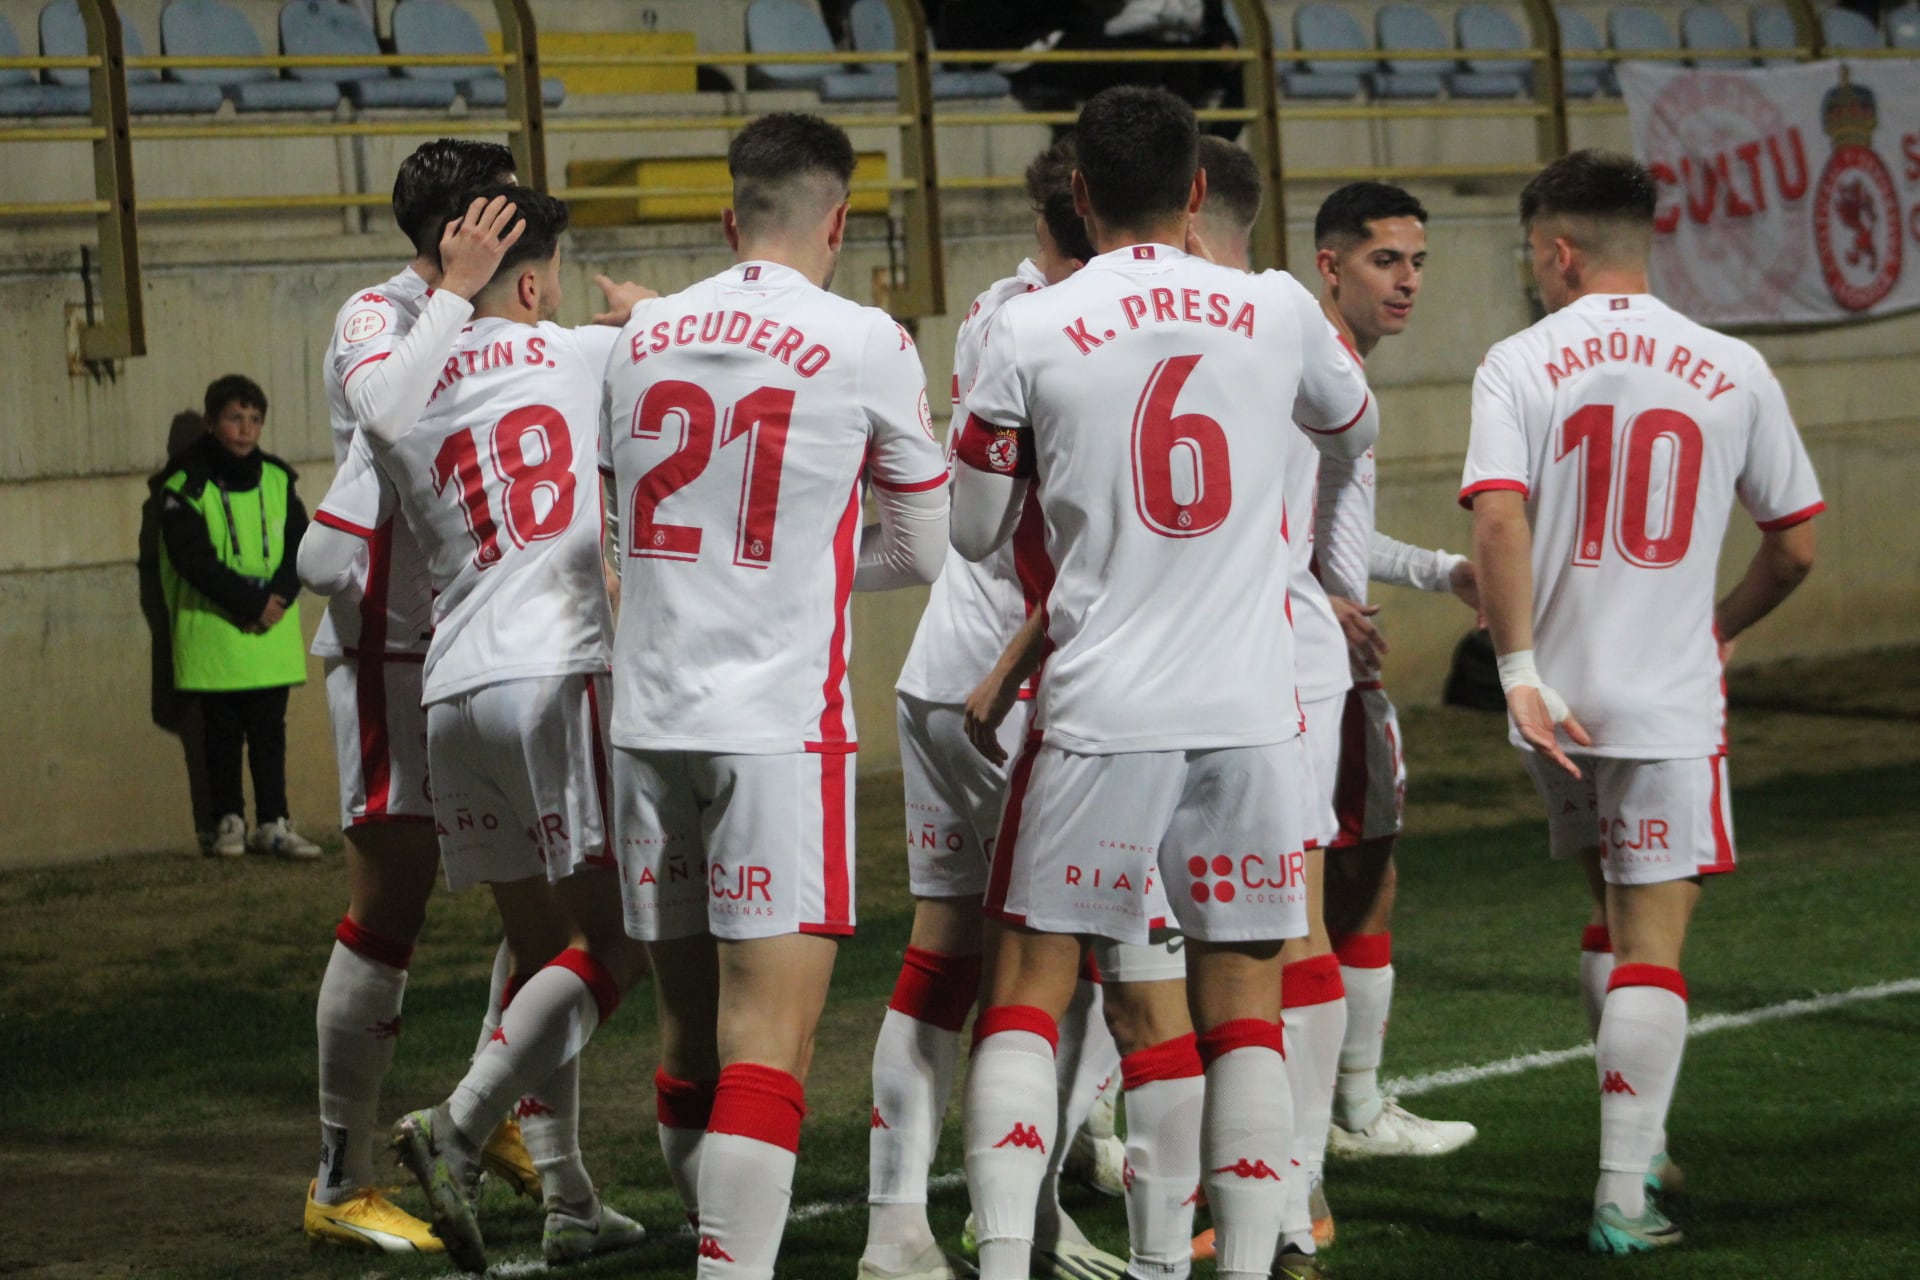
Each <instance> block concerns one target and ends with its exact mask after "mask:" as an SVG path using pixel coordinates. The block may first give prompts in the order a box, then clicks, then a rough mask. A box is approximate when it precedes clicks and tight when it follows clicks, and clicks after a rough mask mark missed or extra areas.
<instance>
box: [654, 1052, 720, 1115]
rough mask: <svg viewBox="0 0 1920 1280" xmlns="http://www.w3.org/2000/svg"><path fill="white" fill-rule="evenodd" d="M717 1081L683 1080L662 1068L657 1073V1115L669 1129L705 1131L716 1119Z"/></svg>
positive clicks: (655, 1109) (655, 1097)
mask: <svg viewBox="0 0 1920 1280" xmlns="http://www.w3.org/2000/svg"><path fill="white" fill-rule="evenodd" d="M719 1083H720V1082H719V1081H717V1080H682V1079H680V1078H679V1077H678V1076H670V1075H668V1074H667V1069H666V1068H665V1067H661V1068H660V1069H659V1070H657V1071H655V1072H654V1073H653V1111H654V1115H655V1116H656V1117H658V1118H659V1121H660V1123H661V1124H662V1125H665V1126H666V1127H667V1128H669V1129H705V1128H706V1127H707V1124H708V1122H709V1121H711V1120H712V1119H713V1092H714V1090H715V1089H716V1088H718V1087H719Z"/></svg>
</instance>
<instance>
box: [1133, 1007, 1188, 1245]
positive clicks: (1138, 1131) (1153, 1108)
mask: <svg viewBox="0 0 1920 1280" xmlns="http://www.w3.org/2000/svg"><path fill="white" fill-rule="evenodd" d="M1120 1073H1121V1079H1122V1081H1123V1082H1124V1087H1125V1089H1126V1091H1127V1173H1126V1187H1127V1239H1128V1243H1129V1246H1130V1248H1131V1252H1132V1254H1133V1257H1132V1260H1131V1261H1130V1262H1129V1264H1128V1266H1127V1273H1128V1274H1129V1275H1130V1276H1135V1277H1138V1280H1185V1277H1186V1276H1188V1275H1189V1274H1191V1272H1192V1270H1193V1209H1194V1204H1195V1202H1196V1201H1197V1200H1198V1198H1199V1194H1198V1193H1199V1191H1200V1123H1201V1117H1202V1115H1203V1113H1204V1109H1205V1105H1206V1093H1207V1082H1206V1077H1205V1075H1204V1074H1203V1073H1204V1068H1203V1067H1202V1066H1201V1065H1200V1051H1199V1049H1198V1048H1197V1047H1196V1045H1195V1037H1194V1036H1193V1035H1192V1034H1191V1033H1189V1034H1187V1035H1184V1036H1181V1037H1179V1038H1178V1039H1174V1040H1167V1041H1164V1042H1162V1043H1160V1044H1156V1045H1150V1046H1148V1047H1147V1048H1145V1049H1136V1050H1134V1051H1133V1052H1132V1053H1130V1054H1128V1055H1127V1056H1126V1057H1124V1058H1122V1059H1120Z"/></svg>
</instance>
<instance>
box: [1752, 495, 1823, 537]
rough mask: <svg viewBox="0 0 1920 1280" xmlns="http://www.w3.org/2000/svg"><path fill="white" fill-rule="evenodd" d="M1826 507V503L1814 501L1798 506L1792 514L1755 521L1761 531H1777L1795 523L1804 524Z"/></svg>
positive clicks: (1790, 526) (1788, 527)
mask: <svg viewBox="0 0 1920 1280" xmlns="http://www.w3.org/2000/svg"><path fill="white" fill-rule="evenodd" d="M1826 509H1827V504H1826V503H1824V502H1816V503H1814V504H1813V505H1812V506H1810V507H1802V508H1800V510H1798V511H1796V512H1794V513H1793V514H1792V515H1788V516H1781V517H1780V518H1779V519H1777V520H1760V521H1757V522H1756V523H1758V524H1759V526H1760V532H1762V533H1778V532H1780V531H1781V530H1782V529H1791V528H1793V526H1795V525H1797V524H1805V523H1806V522H1807V521H1809V520H1811V519H1813V518H1814V517H1815V516H1817V515H1819V514H1820V513H1821V512H1822V511H1825V510H1826Z"/></svg>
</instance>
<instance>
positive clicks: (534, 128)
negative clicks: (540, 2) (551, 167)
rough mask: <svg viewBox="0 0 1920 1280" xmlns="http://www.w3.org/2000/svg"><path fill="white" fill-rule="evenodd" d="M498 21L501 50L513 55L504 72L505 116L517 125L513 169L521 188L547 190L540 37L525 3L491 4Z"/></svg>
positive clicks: (499, 1) (522, 0)
mask: <svg viewBox="0 0 1920 1280" xmlns="http://www.w3.org/2000/svg"><path fill="white" fill-rule="evenodd" d="M493 7H494V10H495V11H496V12H497V13H498V14H499V17H500V47H501V49H502V50H504V51H505V52H507V53H510V54H512V55H513V64H512V65H511V66H508V67H506V68H504V72H505V75H506V79H507V115H508V116H509V117H511V118H512V119H515V120H518V121H519V122H520V128H519V129H518V130H516V131H515V132H514V135H513V139H512V146H513V165H514V170H515V173H516V174H517V175H518V177H519V179H520V181H521V183H522V184H524V185H526V186H529V187H532V188H533V189H534V190H535V191H545V190H546V189H547V104H546V99H544V98H543V97H541V94H540V33H539V30H538V28H537V27H536V26H535V25H534V21H533V6H532V5H530V4H529V3H528V0H493Z"/></svg>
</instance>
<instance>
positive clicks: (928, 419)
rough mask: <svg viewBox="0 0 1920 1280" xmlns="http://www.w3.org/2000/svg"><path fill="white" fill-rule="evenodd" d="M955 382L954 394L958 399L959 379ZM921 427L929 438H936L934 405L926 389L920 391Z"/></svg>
mask: <svg viewBox="0 0 1920 1280" xmlns="http://www.w3.org/2000/svg"><path fill="white" fill-rule="evenodd" d="M955 383H956V390H955V394H954V399H956V400H958V399H959V398H960V396H959V393H958V389H957V387H958V379H955ZM920 429H921V430H922V431H924V432H926V433H927V439H929V440H932V439H934V435H933V405H932V403H931V402H929V401H928V399H927V393H926V391H925V390H924V389H922V390H921V392H920Z"/></svg>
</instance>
